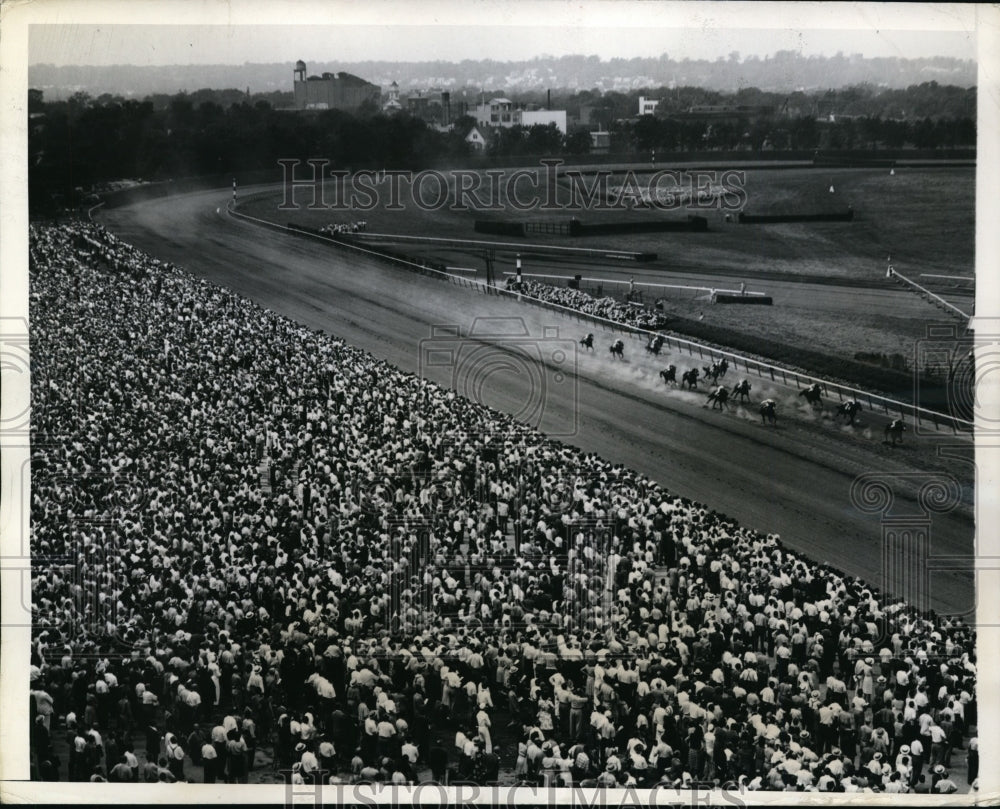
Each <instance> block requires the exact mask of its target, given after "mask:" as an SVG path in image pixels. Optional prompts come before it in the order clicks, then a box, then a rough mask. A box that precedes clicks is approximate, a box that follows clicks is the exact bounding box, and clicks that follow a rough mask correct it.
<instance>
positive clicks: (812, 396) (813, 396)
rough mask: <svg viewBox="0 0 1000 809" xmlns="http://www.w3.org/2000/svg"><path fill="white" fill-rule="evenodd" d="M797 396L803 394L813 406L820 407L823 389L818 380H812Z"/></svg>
mask: <svg viewBox="0 0 1000 809" xmlns="http://www.w3.org/2000/svg"><path fill="white" fill-rule="evenodd" d="M799 396H805V398H806V401H807V402H809V404H811V405H812V406H813V407H822V404H823V402H822V399H823V390H822V388H820V386H819V383H818V382H813V384H811V385H810V386H809V387H808V388H803V389H802V390H800V391H799Z"/></svg>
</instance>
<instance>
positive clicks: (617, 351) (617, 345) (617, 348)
mask: <svg viewBox="0 0 1000 809" xmlns="http://www.w3.org/2000/svg"><path fill="white" fill-rule="evenodd" d="M609 350H610V351H611V353H612V355H614V356H616V357H618V358H619V359H625V343H624V342H622V341H621V340H615V341H614V342H613V343H612V344H611V348H610V349H609Z"/></svg>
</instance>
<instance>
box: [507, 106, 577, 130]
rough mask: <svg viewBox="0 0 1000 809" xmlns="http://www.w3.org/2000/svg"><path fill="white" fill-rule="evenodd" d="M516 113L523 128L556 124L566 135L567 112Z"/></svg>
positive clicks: (525, 111)
mask: <svg viewBox="0 0 1000 809" xmlns="http://www.w3.org/2000/svg"><path fill="white" fill-rule="evenodd" d="M516 112H517V115H518V117H519V119H520V120H519V121H518V123H520V124H521V126H534V125H535V124H541V125H542V126H548V125H549V124H555V125H556V128H557V129H558V130H559V131H560V132H562V133H563V134H564V135H565V134H566V110H517V111H516Z"/></svg>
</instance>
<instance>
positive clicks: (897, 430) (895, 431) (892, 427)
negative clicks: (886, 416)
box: [885, 419, 906, 446]
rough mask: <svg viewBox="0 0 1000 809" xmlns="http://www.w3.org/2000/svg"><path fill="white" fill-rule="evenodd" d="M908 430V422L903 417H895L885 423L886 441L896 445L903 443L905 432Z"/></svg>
mask: <svg viewBox="0 0 1000 809" xmlns="http://www.w3.org/2000/svg"><path fill="white" fill-rule="evenodd" d="M905 431H906V424H905V422H904V421H903V420H902V419H893V420H892V421H890V422H889V423H888V424H886V425H885V440H886V443H891V444H892V446H896V444H897V443H899V444H902V443H903V433H904V432H905Z"/></svg>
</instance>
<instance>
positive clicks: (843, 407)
mask: <svg viewBox="0 0 1000 809" xmlns="http://www.w3.org/2000/svg"><path fill="white" fill-rule="evenodd" d="M859 412H861V402H859V401H858V400H857V399H851V400H849V401H847V402H843V403H841V404H839V405H837V412H836V413H834V414H833V417H834V418H835V419H837V418H840V417H841V416H843V417H844V418H845V419H847V423H848V424H854V417H855V416H856V415H857V414H858V413H859Z"/></svg>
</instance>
